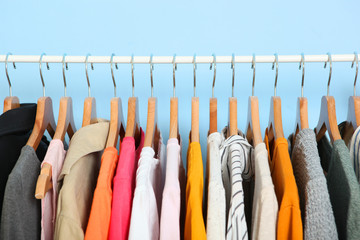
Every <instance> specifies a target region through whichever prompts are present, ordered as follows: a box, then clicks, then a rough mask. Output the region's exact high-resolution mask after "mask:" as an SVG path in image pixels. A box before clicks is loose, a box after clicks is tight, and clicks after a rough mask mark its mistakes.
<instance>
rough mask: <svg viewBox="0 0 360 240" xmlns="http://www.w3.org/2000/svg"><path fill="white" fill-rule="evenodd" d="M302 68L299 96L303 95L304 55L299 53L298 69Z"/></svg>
mask: <svg viewBox="0 0 360 240" xmlns="http://www.w3.org/2000/svg"><path fill="white" fill-rule="evenodd" d="M301 68H302V77H301V97H304V79H305V55H304V53H301V60H300V64H299V70H300V69H301Z"/></svg>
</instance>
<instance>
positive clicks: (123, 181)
mask: <svg viewBox="0 0 360 240" xmlns="http://www.w3.org/2000/svg"><path fill="white" fill-rule="evenodd" d="M140 131H141V139H140V144H139V146H138V147H137V148H136V149H135V139H134V138H133V137H125V138H124V139H123V141H122V143H121V149H120V156H119V163H118V166H117V169H116V174H115V177H114V190H113V198H112V205H111V207H112V209H111V220H110V229H109V240H127V239H128V236H129V227H130V218H131V207H132V201H133V196H134V190H135V175H136V169H137V167H138V161H139V158H140V153H141V149H142V148H143V145H144V132H143V131H142V129H140Z"/></svg>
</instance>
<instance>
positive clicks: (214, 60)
mask: <svg viewBox="0 0 360 240" xmlns="http://www.w3.org/2000/svg"><path fill="white" fill-rule="evenodd" d="M212 57H213V61H212V63H210V70H212V68H213V65H214V78H213V84H212V97H214V88H215V79H216V55H215V54H212Z"/></svg>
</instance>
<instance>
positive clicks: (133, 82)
mask: <svg viewBox="0 0 360 240" xmlns="http://www.w3.org/2000/svg"><path fill="white" fill-rule="evenodd" d="M130 63H131V83H132V97H134V92H135V80H134V54H132V55H131V60H130Z"/></svg>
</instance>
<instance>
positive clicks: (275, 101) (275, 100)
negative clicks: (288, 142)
mask: <svg viewBox="0 0 360 240" xmlns="http://www.w3.org/2000/svg"><path fill="white" fill-rule="evenodd" d="M275 63H276V75H275V87H274V97H271V101H270V117H269V124H268V139H269V142H271V141H272V140H273V139H278V138H283V137H284V131H283V127H282V115H281V98H280V97H276V87H277V78H278V73H279V60H278V55H277V54H275V62H274V63H273V69H274V65H275Z"/></svg>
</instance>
